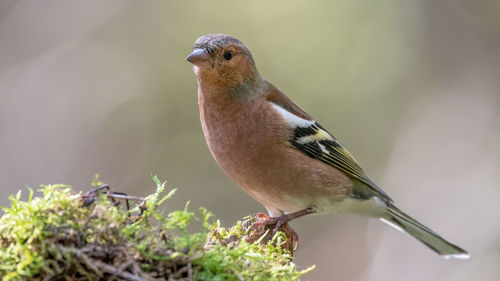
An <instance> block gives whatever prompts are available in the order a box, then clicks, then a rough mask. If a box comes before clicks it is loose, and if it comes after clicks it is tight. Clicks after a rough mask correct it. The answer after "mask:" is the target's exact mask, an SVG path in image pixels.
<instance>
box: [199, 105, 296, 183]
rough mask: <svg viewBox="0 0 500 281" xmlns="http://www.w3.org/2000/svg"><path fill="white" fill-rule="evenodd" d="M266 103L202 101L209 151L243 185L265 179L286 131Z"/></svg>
mask: <svg viewBox="0 0 500 281" xmlns="http://www.w3.org/2000/svg"><path fill="white" fill-rule="evenodd" d="M264 106H266V104H264V103H261V102H259V101H254V102H253V103H251V104H245V105H242V104H239V103H221V102H219V103H214V104H212V103H206V102H204V101H203V100H201V101H200V117H201V122H202V127H203V132H204V135H205V139H206V141H207V144H208V147H209V149H210V152H211V153H212V155H213V157H214V158H215V160H216V161H217V163H218V164H219V166H220V167H221V168H222V170H223V171H224V172H225V173H226V174H227V175H228V176H229V177H230V178H232V180H233V181H235V182H237V183H238V184H239V185H240V186H242V187H244V186H245V185H247V184H251V183H249V182H248V181H249V180H259V178H262V176H263V173H262V171H263V170H264V169H265V167H266V166H267V167H270V165H271V163H270V162H272V161H274V160H273V157H274V155H273V154H275V153H276V152H277V151H278V147H279V146H281V145H284V143H285V142H286V139H284V138H283V136H284V135H286V133H284V131H281V130H287V129H286V128H281V127H279V126H276V124H273V121H272V120H273V118H271V116H270V113H269V111H268V110H265V108H263V107H264Z"/></svg>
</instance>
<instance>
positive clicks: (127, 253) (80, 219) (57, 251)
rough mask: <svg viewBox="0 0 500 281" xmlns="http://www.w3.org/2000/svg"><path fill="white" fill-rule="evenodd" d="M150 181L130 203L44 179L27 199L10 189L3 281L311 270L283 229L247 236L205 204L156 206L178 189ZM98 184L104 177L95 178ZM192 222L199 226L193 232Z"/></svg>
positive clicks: (1, 229)
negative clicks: (290, 247) (145, 192)
mask: <svg viewBox="0 0 500 281" xmlns="http://www.w3.org/2000/svg"><path fill="white" fill-rule="evenodd" d="M153 180H154V181H155V183H156V185H157V189H156V191H155V193H153V194H151V195H149V196H147V197H146V198H137V197H130V196H129V197H126V196H125V197H126V198H128V201H134V202H135V203H133V204H132V206H130V207H129V208H126V207H125V201H124V200H123V198H122V199H120V197H124V196H122V195H117V196H113V195H111V196H109V195H103V194H102V193H97V192H95V193H86V194H84V193H81V192H75V191H73V190H72V189H71V188H70V187H69V186H67V185H46V186H42V188H41V189H40V191H41V192H42V193H43V196H41V197H37V198H33V191H32V190H29V197H28V200H27V201H23V200H21V193H20V192H19V193H17V195H15V196H11V197H10V198H9V199H10V201H11V206H10V208H2V209H3V212H4V214H3V215H2V217H1V218H0V258H1V261H0V276H2V280H3V281H6V280H108V279H109V280H111V279H113V278H115V279H116V277H118V278H119V279H123V280H166V279H168V280H238V281H239V280H298V278H299V277H300V276H301V275H303V274H304V273H305V272H307V271H309V270H311V269H312V268H309V269H306V270H303V271H300V270H297V268H296V266H295V265H294V264H293V263H292V262H291V256H290V254H289V253H288V252H287V251H286V250H283V249H282V248H281V247H280V245H281V244H282V243H283V238H284V236H283V235H282V234H280V233H278V234H277V235H275V236H274V237H273V239H272V240H270V241H267V242H266V243H262V241H260V242H261V243H259V241H257V242H256V243H249V242H246V240H245V239H244V237H245V234H246V227H243V226H242V223H241V222H238V223H237V224H236V225H235V226H234V227H232V228H230V229H225V228H222V227H220V224H219V223H214V224H213V225H211V224H210V223H209V219H210V217H211V216H212V214H211V213H210V212H209V211H207V210H206V209H204V208H200V209H199V214H198V215H197V214H195V213H194V212H192V211H190V210H189V209H188V204H186V207H185V208H184V210H178V211H174V212H171V213H169V214H166V215H163V214H161V213H159V212H158V211H157V210H158V207H159V205H160V204H162V203H164V202H165V201H166V200H167V199H168V198H170V197H171V196H173V194H174V192H175V190H172V191H170V192H168V193H166V191H165V183H161V182H160V181H159V180H158V179H157V178H156V177H153ZM93 184H94V185H100V184H102V183H101V182H100V181H99V179H98V177H96V178H94V181H93ZM193 221H197V223H199V224H201V228H202V231H201V232H196V233H189V232H188V230H187V228H188V226H189V225H190V223H192V222H193ZM207 236H208V237H209V239H208V240H207ZM206 241H209V243H207V245H205V244H206ZM228 241H230V242H228ZM115 279H113V280H115Z"/></svg>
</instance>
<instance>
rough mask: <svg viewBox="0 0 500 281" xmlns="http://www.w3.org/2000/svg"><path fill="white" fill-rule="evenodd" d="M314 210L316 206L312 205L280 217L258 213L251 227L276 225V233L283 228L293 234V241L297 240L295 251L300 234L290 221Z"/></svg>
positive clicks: (274, 230)
mask: <svg viewBox="0 0 500 281" xmlns="http://www.w3.org/2000/svg"><path fill="white" fill-rule="evenodd" d="M314 212H315V210H314V208H311V207H310V208H306V209H303V210H300V211H297V212H293V213H289V214H283V215H281V216H279V217H270V216H268V215H266V214H263V213H257V214H255V215H254V218H255V219H256V221H255V222H254V223H253V224H252V226H251V227H250V229H255V228H257V227H264V228H270V227H272V226H274V227H273V233H272V234H273V235H274V234H276V232H277V231H278V230H279V229H280V228H282V231H283V232H285V233H286V234H289V235H290V236H291V239H292V243H293V242H295V243H294V246H293V250H294V251H295V250H296V249H297V248H298V246H299V235H298V234H297V232H295V231H294V230H293V229H292V228H291V227H290V226H289V225H288V222H289V221H291V220H294V219H296V218H300V217H302V216H305V215H309V214H312V213H314Z"/></svg>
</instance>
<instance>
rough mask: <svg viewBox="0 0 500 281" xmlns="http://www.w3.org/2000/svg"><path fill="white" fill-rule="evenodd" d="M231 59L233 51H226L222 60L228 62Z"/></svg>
mask: <svg viewBox="0 0 500 281" xmlns="http://www.w3.org/2000/svg"><path fill="white" fill-rule="evenodd" d="M232 58H233V51H227V52H225V53H224V59H226V60H230V59H232Z"/></svg>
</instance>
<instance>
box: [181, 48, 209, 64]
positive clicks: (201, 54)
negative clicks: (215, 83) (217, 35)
mask: <svg viewBox="0 0 500 281" xmlns="http://www.w3.org/2000/svg"><path fill="white" fill-rule="evenodd" d="M186 60H187V61H188V62H190V63H192V64H194V65H199V64H201V63H204V62H207V61H209V60H210V54H209V53H208V52H207V50H205V49H194V50H193V52H192V53H191V54H190V55H189V56H187V57H186Z"/></svg>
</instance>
